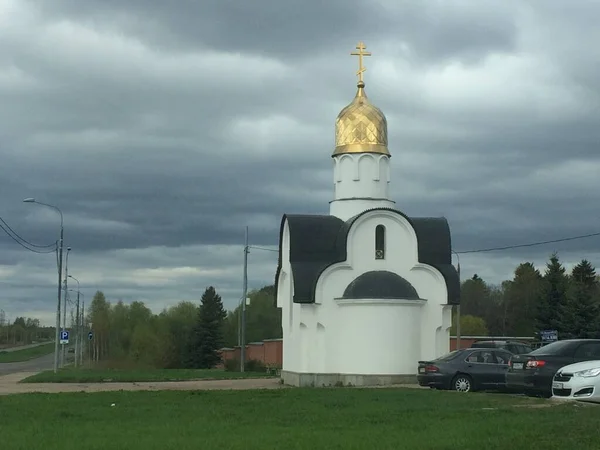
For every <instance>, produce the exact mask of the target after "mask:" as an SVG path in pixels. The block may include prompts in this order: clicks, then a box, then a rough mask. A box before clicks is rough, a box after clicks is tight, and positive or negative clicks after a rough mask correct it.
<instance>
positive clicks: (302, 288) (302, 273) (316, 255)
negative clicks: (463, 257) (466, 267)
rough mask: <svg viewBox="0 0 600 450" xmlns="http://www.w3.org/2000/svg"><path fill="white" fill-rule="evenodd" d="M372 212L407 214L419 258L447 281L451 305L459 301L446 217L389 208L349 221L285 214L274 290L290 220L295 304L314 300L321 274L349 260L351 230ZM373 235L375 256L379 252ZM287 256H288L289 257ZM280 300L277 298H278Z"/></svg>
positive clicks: (376, 209)
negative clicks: (415, 216) (414, 215)
mask: <svg viewBox="0 0 600 450" xmlns="http://www.w3.org/2000/svg"><path fill="white" fill-rule="evenodd" d="M373 211H390V212H392V213H394V214H398V215H400V216H402V217H404V218H405V219H406V220H407V221H408V222H409V223H410V225H411V226H412V227H413V229H414V230H415V234H416V236H417V245H418V261H419V262H420V263H421V264H427V265H429V266H432V267H434V268H435V269H437V270H438V271H439V272H440V273H441V274H442V276H443V277H444V279H445V281H446V286H447V290H448V300H447V301H448V304H452V305H455V304H459V303H460V280H459V278H458V273H457V272H456V269H455V267H454V266H453V265H452V247H451V240H450V228H449V226H448V221H447V220H446V219H445V218H443V217H440V218H432V217H423V218H410V217H408V216H407V215H405V214H403V213H402V212H400V211H398V210H395V209H390V208H374V209H369V210H366V211H364V212H362V213H361V214H358V215H356V216H354V217H352V218H351V219H349V220H347V221H346V222H344V221H342V220H341V219H339V218H337V217H335V216H325V215H284V216H283V218H282V221H281V229H280V238H279V264H278V268H277V274H276V280H275V284H276V286H275V292H277V283H278V279H279V273H280V271H281V261H282V259H281V258H282V254H281V252H282V247H281V245H282V237H283V228H284V225H285V223H286V220H287V223H288V227H289V232H290V254H289V260H290V265H291V268H292V273H293V279H294V298H293V302H294V303H315V290H316V286H317V281H318V279H319V276H320V275H321V273H322V272H323V271H324V270H325V269H326V268H328V267H329V266H331V265H333V264H336V263H340V262H343V261H346V255H347V248H348V247H347V246H348V233H349V232H350V229H351V228H352V225H353V224H354V223H355V222H356V220H357V219H358V218H359V217H361V216H363V215H364V214H367V213H369V212H373ZM376 246H377V237H376V236H375V237H374V256H373V257H374V258H377V257H378V254H377V250H378V249H377V248H375V247H376ZM286 257H287V256H286ZM275 301H277V299H276V300H275Z"/></svg>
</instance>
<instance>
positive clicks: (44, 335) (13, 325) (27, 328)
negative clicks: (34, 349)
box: [0, 310, 54, 347]
mask: <svg viewBox="0 0 600 450" xmlns="http://www.w3.org/2000/svg"><path fill="white" fill-rule="evenodd" d="M52 339H54V327H42V326H40V321H39V319H35V318H32V317H17V318H16V319H15V320H14V321H13V322H11V321H10V320H9V319H7V317H6V313H5V312H4V311H3V310H0V347H7V346H17V345H27V344H32V343H35V342H42V341H48V340H52Z"/></svg>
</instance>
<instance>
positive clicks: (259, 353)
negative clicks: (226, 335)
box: [221, 339, 283, 368]
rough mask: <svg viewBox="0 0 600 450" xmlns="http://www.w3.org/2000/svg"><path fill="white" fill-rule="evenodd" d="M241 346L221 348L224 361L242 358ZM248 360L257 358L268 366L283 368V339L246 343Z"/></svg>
mask: <svg viewBox="0 0 600 450" xmlns="http://www.w3.org/2000/svg"><path fill="white" fill-rule="evenodd" d="M241 350H242V349H241V347H237V346H236V347H234V348H223V349H221V358H222V360H223V361H227V360H229V359H236V360H238V361H239V360H240V358H241ZM245 359H246V361H249V360H251V359H255V360H258V361H262V362H263V363H264V364H265V365H266V366H273V367H278V368H281V365H282V361H283V339H266V340H264V341H262V342H251V343H249V344H247V345H246V358H245Z"/></svg>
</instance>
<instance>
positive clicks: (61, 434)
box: [0, 388, 600, 450]
mask: <svg viewBox="0 0 600 450" xmlns="http://www.w3.org/2000/svg"><path fill="white" fill-rule="evenodd" d="M113 403H114V404H115V406H111V405H112V404H113ZM545 404H548V401H547V400H533V399H524V398H518V397H513V396H508V395H498V394H480V393H474V394H460V393H453V392H438V391H433V390H432V391H429V390H417V389H356V388H330V389H325V388H321V389H276V390H254V391H252V390H248V391H192V392H173V391H163V392H126V391H120V392H111V393H94V394H84V393H73V394H24V395H10V396H4V397H0V411H1V412H2V414H1V415H2V420H1V421H0V435H1V436H2V449H3V450H10V449H28V450H33V449H43V450H52V449H61V450H71V449H73V450H74V449H78V450H79V449H86V450H106V449H128V450H137V449H139V450H153V449H156V450H164V449H166V448H174V449H178V450H186V449H190V450H191V449H193V450H197V449H243V450H248V449H277V448H284V449H310V450H314V449H320V448H327V449H344V450H348V449H363V448H364V449H370V450H381V449H394V450H397V449H411V450H428V449H438V450H442V449H445V450H481V449H486V450H493V449H498V450H506V449H511V450H519V449H523V450H530V449H533V448H539V449H544V450H553V449H560V450H565V449H578V450H586V449H594V450H597V449H598V440H599V438H600V433H599V432H598V423H600V407H597V406H586V405H580V404H577V405H574V404H565V405H560V406H551V407H543V408H539V407H531V406H532V405H533V406H536V405H545ZM9 411H10V413H7V412H9Z"/></svg>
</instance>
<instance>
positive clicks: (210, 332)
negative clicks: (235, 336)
mask: <svg viewBox="0 0 600 450" xmlns="http://www.w3.org/2000/svg"><path fill="white" fill-rule="evenodd" d="M226 317H227V313H226V311H225V309H224V308H223V301H222V300H221V296H220V295H219V294H217V292H216V291H215V288H214V287H212V286H210V287H208V288H206V291H204V294H203V295H202V299H201V301H200V308H199V309H198V318H197V321H196V324H195V325H194V328H193V331H192V334H191V337H190V345H189V353H188V355H189V356H188V361H187V365H188V367H191V368H195V369H211V368H213V367H215V366H216V365H217V364H218V363H219V361H220V360H221V356H220V355H219V349H221V348H222V347H223V323H224V321H225V318H226Z"/></svg>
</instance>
